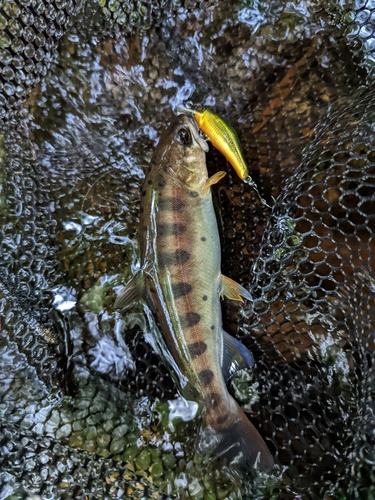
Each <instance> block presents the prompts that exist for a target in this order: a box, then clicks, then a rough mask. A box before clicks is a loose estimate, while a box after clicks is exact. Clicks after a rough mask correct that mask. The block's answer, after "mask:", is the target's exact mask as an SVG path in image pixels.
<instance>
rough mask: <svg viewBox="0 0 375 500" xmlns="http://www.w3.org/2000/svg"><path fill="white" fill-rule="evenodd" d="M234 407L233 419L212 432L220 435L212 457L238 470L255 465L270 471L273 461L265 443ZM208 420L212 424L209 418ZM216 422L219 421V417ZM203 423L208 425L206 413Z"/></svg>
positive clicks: (239, 409)
mask: <svg viewBox="0 0 375 500" xmlns="http://www.w3.org/2000/svg"><path fill="white" fill-rule="evenodd" d="M233 403H235V402H234V401H233ZM235 405H236V407H237V408H236V409H235V411H234V413H235V415H232V416H233V418H228V420H227V422H228V423H227V425H225V427H224V426H220V427H219V426H215V429H214V430H215V431H216V432H217V433H218V434H219V435H220V438H221V440H220V442H219V443H218V444H217V445H216V447H215V448H214V450H213V453H212V455H213V456H224V457H225V458H226V459H227V460H228V461H229V462H231V463H233V464H235V465H237V466H239V467H240V468H243V467H246V466H254V465H257V466H258V467H259V468H260V469H262V470H270V469H272V467H273V466H274V460H273V457H272V455H271V453H270V451H269V449H268V447H267V445H266V443H265V442H264V440H263V438H262V437H261V435H260V434H259V432H258V431H257V430H256V429H255V427H254V426H253V424H252V423H251V422H250V420H249V419H248V418H247V417H246V415H245V413H244V412H243V410H242V409H241V408H240V406H239V405H238V404H237V403H235ZM233 406H234V405H233ZM232 416H231V417H232ZM209 420H210V421H211V422H212V419H211V418H209ZM216 420H217V421H218V420H219V421H220V417H219V418H217V419H216ZM205 422H206V425H209V424H208V422H207V413H206V417H205Z"/></svg>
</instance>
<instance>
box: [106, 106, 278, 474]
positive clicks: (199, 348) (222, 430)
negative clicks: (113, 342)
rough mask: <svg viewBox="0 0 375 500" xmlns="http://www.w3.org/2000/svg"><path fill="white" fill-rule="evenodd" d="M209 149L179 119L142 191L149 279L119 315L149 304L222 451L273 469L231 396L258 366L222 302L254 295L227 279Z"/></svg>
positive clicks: (144, 276) (133, 285)
mask: <svg viewBox="0 0 375 500" xmlns="http://www.w3.org/2000/svg"><path fill="white" fill-rule="evenodd" d="M207 149H208V148H207V144H206V142H205V141H204V140H203V139H202V138H201V137H200V135H199V130H198V127H197V125H196V124H195V122H194V120H193V119H192V118H189V117H187V116H184V115H180V116H178V117H177V118H176V119H175V121H174V122H173V123H172V124H171V125H170V127H169V128H168V130H167V131H166V132H165V133H164V134H163V136H162V138H161V141H160V143H159V145H158V147H157V149H156V151H155V154H154V157H153V159H152V162H151V166H150V169H149V172H148V174H147V176H146V179H145V182H144V184H143V188H142V201H141V223H140V229H141V231H140V234H141V271H140V272H139V273H138V274H137V275H135V276H134V277H133V279H132V280H131V282H130V283H129V284H128V285H127V286H126V287H125V289H124V290H123V291H122V292H121V293H120V295H119V297H118V299H117V301H116V304H115V307H124V306H126V305H127V304H129V303H130V302H132V301H133V300H134V299H136V298H139V297H143V298H146V300H147V302H148V304H149V305H150V307H151V308H152V309H153V310H154V311H156V314H157V317H158V321H159V324H160V327H161V331H162V334H163V338H164V340H165V343H166V345H167V347H168V349H169V351H170V353H171V355H172V357H173V359H174V361H175V363H176V366H177V367H178V370H179V371H180V373H181V374H183V376H184V377H185V378H186V379H187V380H188V381H189V387H193V388H194V395H195V396H194V397H195V399H197V400H198V401H199V402H200V403H201V404H202V405H203V406H204V414H203V415H204V416H203V418H204V426H205V427H206V428H207V427H211V428H212V429H214V430H215V431H217V433H219V434H220V435H221V436H222V442H221V445H220V446H219V448H218V449H217V450H216V451H217V452H218V453H219V452H220V453H224V455H227V456H228V457H229V458H233V457H238V456H239V457H240V459H241V458H242V461H243V462H250V463H252V464H253V463H254V462H255V461H256V459H257V458H258V460H259V464H260V466H261V467H263V468H270V467H272V465H273V459H272V456H271V454H270V452H269V450H268V448H267V446H266V445H265V443H264V441H263V439H262V438H261V436H260V435H259V433H258V432H257V430H256V429H255V428H254V427H253V425H252V424H251V422H250V421H249V420H248V419H247V417H246V416H245V414H244V413H243V411H242V409H241V408H240V407H239V406H238V404H237V403H236V402H235V400H234V399H233V397H232V396H231V395H230V394H229V392H228V389H227V386H226V379H227V378H228V377H229V376H230V375H231V374H232V373H233V371H234V370H236V369H238V368H241V367H248V366H250V367H251V366H253V357H252V355H251V353H250V352H249V351H248V350H247V349H246V348H245V347H244V346H243V345H242V344H241V343H240V342H238V341H237V340H236V339H234V338H233V337H231V336H230V335H229V334H227V333H226V332H225V331H224V330H223V328H222V316H221V305H220V295H226V296H227V297H229V298H232V299H235V300H242V298H241V296H243V297H246V298H249V294H248V292H247V291H246V290H245V289H244V288H243V287H241V286H240V285H238V284H237V283H235V282H234V281H232V280H230V279H229V278H226V277H223V276H222V274H221V255H220V239H219V233H218V227H217V221H216V215H215V212H214V207H213V201H212V195H211V189H210V186H211V185H212V184H214V183H216V182H218V180H220V179H221V178H222V177H223V175H225V174H224V173H223V172H218V173H217V174H215V175H214V176H212V177H211V178H208V173H207V167H206V157H205V156H206V155H205V153H206V151H207Z"/></svg>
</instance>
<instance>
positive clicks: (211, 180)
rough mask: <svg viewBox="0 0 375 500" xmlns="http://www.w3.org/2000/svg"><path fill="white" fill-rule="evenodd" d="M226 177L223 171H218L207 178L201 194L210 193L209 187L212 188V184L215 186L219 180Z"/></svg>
mask: <svg viewBox="0 0 375 500" xmlns="http://www.w3.org/2000/svg"><path fill="white" fill-rule="evenodd" d="M226 175H227V173H226V172H224V171H223V170H220V171H219V172H216V174H214V175H212V176H211V177H209V178H208V179H207V180H206V182H205V185H204V186H203V188H202V194H203V195H207V194H208V193H209V192H210V188H211V186H213V185H214V184H217V183H218V182H219V181H220V179H222V178H223V177H225V176H226Z"/></svg>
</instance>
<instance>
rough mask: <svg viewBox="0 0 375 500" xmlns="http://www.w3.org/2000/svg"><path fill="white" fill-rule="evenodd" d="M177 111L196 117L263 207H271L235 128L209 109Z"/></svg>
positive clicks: (214, 144) (188, 108)
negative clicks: (264, 197)
mask: <svg viewBox="0 0 375 500" xmlns="http://www.w3.org/2000/svg"><path fill="white" fill-rule="evenodd" d="M176 111H177V113H181V114H186V115H188V116H193V117H194V119H195V121H196V122H197V124H198V127H199V128H200V130H201V131H202V132H203V133H204V134H205V135H206V137H207V138H208V140H209V141H210V142H211V143H212V144H213V146H214V147H215V148H216V149H217V150H219V151H220V153H222V154H223V155H224V156H225V158H226V159H227V161H228V162H229V163H230V164H231V165H232V167H233V168H234V170H235V172H236V173H237V175H238V177H239V178H240V179H241V180H243V181H244V182H246V183H247V184H249V186H251V187H252V188H253V189H254V190H255V192H256V193H257V195H258V196H259V199H260V201H261V203H262V204H263V205H266V206H268V207H269V205H268V204H267V202H266V201H265V200H264V199H263V198H262V197H261V196H260V194H259V191H258V186H257V185H256V184H255V182H254V181H253V179H252V178H251V177H250V175H249V169H248V166H247V163H246V160H245V157H244V154H243V151H242V148H241V144H240V140H239V138H238V135H237V133H236V131H235V130H234V128H233V127H231V126H230V125H229V123H227V122H226V121H225V120H224V119H223V118H221V116H219V115H217V114H216V113H214V112H213V111H210V110H209V109H207V108H203V109H202V110H199V109H198V108H191V107H187V106H178V107H177V108H176Z"/></svg>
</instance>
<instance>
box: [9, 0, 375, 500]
mask: <svg viewBox="0 0 375 500" xmlns="http://www.w3.org/2000/svg"><path fill="white" fill-rule="evenodd" d="M374 30H375V4H373V2H372V1H370V0H367V1H353V2H347V1H338V2H318V1H316V2H307V1H306V2H302V1H301V2H299V1H298V2H297V1H296V2H284V1H282V0H275V1H273V2H262V1H260V2H247V1H245V0H243V1H238V2H235V3H233V4H230V5H228V3H227V2H215V1H211V2H193V1H191V2H187V1H186V2H183V1H181V2H179V1H177V0H176V1H172V2H168V1H167V2H166V1H163V0H159V1H158V2H146V1H126V0H123V1H113V2H112V1H105V2H104V1H103V2H102V1H97V2H96V1H94V0H92V1H90V2H80V1H50V2H49V1H47V0H43V1H32V0H30V1H27V0H25V1H23V0H9V1H3V2H2V3H1V4H0V117H1V120H2V128H1V148H0V154H1V157H0V220H1V224H0V259H1V262H0V311H1V312H0V498H4V499H5V498H12V499H13V498H14V499H15V498H27V497H30V496H32V495H36V497H35V496H33V497H32V498H147V499H150V498H155V499H157V498H173V497H178V498H197V499H204V500H213V499H216V498H219V499H223V498H228V499H238V498H244V499H247V498H249V499H250V498H275V499H276V498H277V499H297V498H298V499H299V498H301V499H305V498H306V499H309V498H311V499H327V500H328V499H352V498H363V499H372V498H374V495H375V491H374V490H375V487H374V484H375V456H374V428H375V426H374V403H373V399H374V398H373V390H374V387H375V385H374V369H373V349H374V327H375V324H374V323H375V312H374V311H375V257H374V255H375V237H374V233H375V216H374V212H375V210H374V208H375V143H374V140H375V139H374V137H375V136H374V123H375V120H374V118H375V116H374V114H375V107H374V103H375V96H374V92H373V90H372V87H373V82H374V79H373V65H374V60H375V58H374V52H375V37H374ZM187 99H192V100H193V101H194V103H196V104H203V105H206V106H212V109H214V110H215V112H217V113H219V114H220V115H222V116H223V117H225V119H226V120H228V121H229V122H230V123H231V124H232V125H233V126H234V127H235V128H236V130H237V131H238V134H239V137H240V140H241V143H242V145H243V149H244V153H245V156H246V158H247V159H248V161H249V166H250V170H251V174H252V177H253V178H254V180H255V181H256V182H257V183H258V185H259V186H260V190H261V193H262V196H264V197H265V198H266V199H267V200H268V202H269V203H270V205H272V209H268V208H267V207H265V206H263V205H261V204H260V202H259V199H258V198H257V196H256V194H255V193H254V192H253V191H252V190H251V189H250V188H249V186H247V185H246V184H244V183H242V182H241V181H240V180H239V179H238V178H237V177H236V175H235V174H234V173H233V172H232V170H231V169H230V168H228V166H227V165H226V162H225V160H224V159H223V158H222V157H221V156H220V155H219V153H217V152H216V151H214V150H212V148H210V152H209V154H208V158H207V159H208V166H209V170H210V171H211V173H213V172H216V171H218V170H227V171H228V175H227V177H226V178H225V179H224V180H223V181H221V183H220V184H219V185H217V186H216V189H215V198H216V205H217V212H218V220H219V225H220V229H221V236H222V238H221V239H222V258H223V262H222V270H223V273H224V274H225V275H228V276H230V277H231V278H233V279H234V280H236V281H238V282H240V283H242V284H244V285H245V286H246V287H247V288H248V289H249V290H250V291H251V294H252V296H253V301H252V302H251V303H250V302H246V303H245V304H244V305H243V306H241V307H238V306H237V305H234V304H233V303H230V302H223V312H224V326H225V328H226V329H227V331H229V332H230V333H231V334H232V335H235V336H236V337H238V338H239V339H241V341H242V342H243V343H244V344H245V345H247V346H248V347H249V349H251V351H252V352H253V354H254V356H255V359H256V367H255V369H254V371H253V373H251V374H247V375H246V376H245V375H243V374H239V375H238V376H237V377H236V378H235V379H234V380H233V381H232V382H231V384H230V386H231V390H232V392H233V394H234V395H235V397H236V398H237V399H238V400H239V401H240V402H241V404H243V406H244V408H245V410H246V411H247V414H248V416H249V418H250V419H251V420H252V422H253V423H254V425H255V426H256V427H257V428H258V429H259V432H260V433H261V434H262V436H263V437H264V439H265V440H266V442H267V444H268V446H269V448H270V450H271V452H272V454H273V456H274V457H275V462H276V463H277V468H276V470H275V472H274V473H273V474H272V475H270V476H268V475H265V474H262V473H259V472H254V473H250V471H249V477H246V478H245V480H244V479H243V478H240V477H239V476H238V475H237V473H236V472H235V471H233V470H231V469H230V468H228V467H224V466H222V467H220V466H219V465H218V464H217V463H216V462H214V463H208V464H206V463H205V464H203V465H204V466H202V464H201V463H200V462H199V459H198V458H197V456H196V455H195V453H194V450H195V446H196V436H197V434H198V432H199V421H198V419H196V420H191V421H188V422H185V421H184V420H183V418H184V415H186V408H185V409H184V408H183V406H182V403H181V400H180V399H179V398H178V394H177V391H176V387H175V386H174V383H173V381H172V378H171V376H170V375H169V373H168V372H167V371H166V369H165V366H164V363H163V360H161V359H160V358H159V356H158V355H157V354H156V353H155V351H154V349H153V347H152V326H150V323H149V322H148V321H147V319H146V317H145V314H144V311H143V310H142V308H141V307H138V308H137V307H135V308H134V309H132V310H131V311H129V312H128V313H127V314H125V315H123V316H121V315H119V314H118V313H114V312H113V310H112V305H113V302H114V299H115V296H116V290H117V287H119V286H120V285H121V283H124V282H126V280H127V279H128V278H129V277H130V275H131V274H132V272H133V271H134V269H135V267H136V265H137V258H138V257H137V255H138V254H137V252H138V249H137V223H138V213H139V190H140V185H141V183H142V180H143V177H144V173H145V170H146V168H147V165H148V163H149V161H150V159H151V156H152V152H153V150H154V148H155V146H156V144H157V142H158V139H159V137H160V133H161V132H162V130H164V129H165V127H166V126H167V125H168V124H169V122H170V121H171V119H172V116H173V108H174V107H175V106H176V105H178V104H180V103H181V102H182V101H185V100H187ZM273 198H274V199H275V201H273ZM184 412H185V413H184ZM173 416H174V417H175V418H172V417H173Z"/></svg>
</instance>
